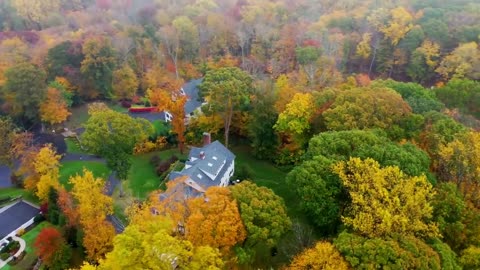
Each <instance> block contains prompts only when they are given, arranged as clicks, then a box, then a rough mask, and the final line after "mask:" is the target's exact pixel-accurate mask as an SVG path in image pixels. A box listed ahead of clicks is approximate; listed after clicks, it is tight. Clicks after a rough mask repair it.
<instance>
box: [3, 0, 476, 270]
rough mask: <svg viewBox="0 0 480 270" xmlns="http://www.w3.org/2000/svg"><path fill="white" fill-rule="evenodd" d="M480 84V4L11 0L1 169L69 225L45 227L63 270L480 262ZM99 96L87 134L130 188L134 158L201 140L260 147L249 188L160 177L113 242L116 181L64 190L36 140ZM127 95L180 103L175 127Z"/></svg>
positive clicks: (246, 172) (56, 265)
mask: <svg viewBox="0 0 480 270" xmlns="http://www.w3.org/2000/svg"><path fill="white" fill-rule="evenodd" d="M198 78H202V83H201V84H200V86H199V89H200V90H199V99H200V100H199V101H201V102H203V103H202V104H203V106H202V108H201V111H196V112H195V113H192V115H191V118H189V120H188V121H185V119H184V115H185V111H184V105H185V102H186V101H187V99H186V98H185V97H184V96H182V93H180V89H181V87H182V85H184V83H186V82H188V81H191V80H192V79H198ZM479 80H480V3H479V2H478V0H449V1H442V0H384V1H378V0H357V1H355V0H176V1H172V0H138V1H137V0H136V1H132V0H96V1H93V0H42V1H38V0H4V1H0V124H1V125H0V136H1V138H4V139H2V140H1V142H0V163H1V164H6V165H8V166H10V167H11V168H15V166H17V165H14V164H17V163H18V161H20V163H21V165H20V166H19V168H17V169H18V170H17V172H16V173H15V177H13V178H14V179H13V178H12V179H13V181H15V184H17V185H18V186H21V187H22V188H24V189H26V190H28V191H29V192H32V194H34V195H35V196H36V197H37V199H38V201H39V203H41V204H42V205H48V208H49V210H48V211H49V212H48V213H55V214H52V216H53V218H52V216H50V214H48V215H47V216H46V218H47V220H49V222H51V223H53V224H60V225H58V227H59V228H60V227H62V229H60V232H59V231H54V232H52V231H50V232H49V234H47V233H45V234H43V235H42V234H40V235H39V237H46V238H48V237H50V238H55V237H56V239H57V238H58V239H59V238H61V239H62V240H61V241H60V240H58V239H57V240H58V241H59V242H58V243H57V244H56V245H54V246H53V245H52V246H51V247H50V249H48V248H47V249H48V250H49V251H48V252H50V253H48V252H47V253H48V254H47V255H48V256H47V255H45V254H46V253H45V252H43V253H42V252H39V255H38V256H40V257H41V258H42V260H43V261H44V264H46V266H47V267H50V268H49V269H63V268H65V267H81V269H86V270H89V269H175V268H176V269H270V268H275V269H378V268H381V269H383V268H385V269H480V133H479V130H480V82H479ZM182 91H183V89H182ZM87 105H88V107H89V112H88V114H89V118H88V120H84V123H82V127H83V128H85V130H86V131H85V133H84V134H83V135H82V137H81V140H82V144H83V146H85V147H86V149H88V151H89V154H95V155H96V156H99V157H103V158H105V159H106V166H107V167H108V168H109V169H111V170H112V171H113V172H115V173H116V175H117V176H118V178H119V179H120V180H121V181H122V182H125V181H127V183H128V181H131V180H129V179H130V178H129V177H131V174H132V173H131V171H130V169H131V167H132V166H134V165H132V156H133V155H137V154H144V153H147V152H153V151H157V150H159V149H160V148H162V147H168V146H170V147H172V148H175V147H178V149H179V153H181V154H184V152H185V151H186V149H187V148H188V147H189V146H192V145H200V144H201V143H202V134H203V133H204V132H208V133H210V134H211V136H212V137H213V139H218V140H220V141H221V142H222V143H223V144H224V145H225V146H227V147H232V149H234V152H235V151H236V149H245V148H246V149H248V150H247V152H248V155H249V157H250V156H251V158H252V160H253V161H252V162H250V163H249V162H244V163H241V162H240V163H241V165H239V166H238V167H236V174H235V177H236V178H238V179H240V180H245V181H242V183H241V184H238V185H234V186H232V187H228V188H220V187H218V188H217V187H215V188H210V189H208V190H207V191H206V193H205V196H206V197H207V198H208V203H205V202H206V201H207V200H206V199H202V198H191V199H188V200H187V199H185V198H183V199H181V198H182V196H183V195H181V194H177V193H178V190H177V189H176V188H175V187H176V185H175V184H178V181H179V180H174V181H170V182H169V183H167V184H166V185H164V186H162V187H161V188H160V190H158V185H157V186H156V187H155V188H151V190H148V191H149V192H150V191H153V192H152V193H151V195H150V196H145V197H143V198H140V197H139V196H137V197H136V198H135V200H132V202H130V204H129V205H128V207H126V211H124V212H125V213H124V214H123V215H125V216H126V218H125V223H127V224H126V225H127V226H126V229H125V231H124V232H123V233H121V234H118V235H116V236H115V233H114V230H113V227H112V225H110V224H109V223H108V222H107V221H106V217H107V216H108V215H110V214H112V213H113V205H114V202H113V200H112V198H111V197H109V196H106V195H104V194H103V193H102V192H103V191H102V188H103V186H104V183H103V182H102V181H101V179H98V178H96V176H94V175H93V174H92V173H91V172H90V171H89V170H87V169H85V171H84V173H83V175H76V176H72V177H71V178H70V180H69V184H68V188H67V185H64V184H61V183H60V182H59V180H58V179H59V177H60V174H59V168H60V167H61V166H62V165H61V164H60V163H61V162H60V160H61V156H59V155H57V153H56V152H55V151H56V150H55V149H54V147H52V145H46V146H43V147H40V146H38V145H34V143H33V139H32V138H33V137H35V135H31V134H30V133H29V132H32V133H35V134H37V133H46V132H47V133H48V132H51V131H52V130H55V129H57V130H58V129H61V128H64V127H65V126H67V125H65V123H67V122H68V121H71V119H72V118H73V117H74V116H75V114H77V113H78V111H77V108H80V107H82V106H83V107H84V106H87ZM122 106H123V107H130V106H145V107H150V106H152V107H155V108H157V109H158V110H167V111H169V112H170V113H172V115H173V121H172V122H171V124H169V125H166V126H165V127H164V128H167V129H169V131H167V132H159V131H156V132H157V133H156V135H155V136H153V135H152V133H155V132H154V131H153V130H156V127H155V126H152V125H151V124H150V123H148V121H142V120H138V119H133V118H131V117H128V116H127V115H126V114H122V113H119V112H118V111H117V110H119V109H118V108H117V107H122ZM112 108H113V109H112ZM116 108H117V109H116ZM102 128H103V129H102ZM112 130H115V131H116V132H117V133H115V134H113V133H114V132H112ZM24 131H29V132H24ZM53 132H54V131H53ZM103 133H104V134H109V136H102V135H101V134H103ZM112 134H113V135H112ZM166 145H168V146H166ZM240 152H241V151H240ZM241 153H243V152H241ZM242 158H243V156H242ZM241 161H242V160H241ZM164 162H165V161H164ZM173 162H174V161H173V160H172V162H171V163H168V164H166V163H160V165H159V167H162V166H163V167H165V169H162V170H161V173H165V172H166V171H167V170H168V169H169V166H171V164H173ZM256 162H259V163H258V164H269V166H270V165H271V166H272V168H274V169H275V170H276V171H278V172H279V175H285V176H284V177H283V176H282V177H279V179H277V180H278V181H277V182H275V181H273V182H268V181H265V179H270V178H268V177H272V175H270V176H267V178H262V177H265V176H264V175H266V174H269V172H270V171H262V170H261V169H258V167H256V166H257V165H256V164H255V163H256ZM174 164H177V163H174ZM17 167H18V166H17ZM52 168H54V169H52ZM253 168H255V169H257V171H255V170H254V169H253ZM272 170H273V169H272ZM273 177H276V175H275V176H273ZM280 178H282V179H280ZM283 178H284V179H283ZM266 182H268V183H267V184H265V183H266ZM130 185H131V183H130ZM127 190H128V188H127ZM122 192H123V191H120V193H122ZM159 193H164V194H170V197H172V198H173V199H172V200H158V198H159V196H158V195H159ZM172 194H173V195H172ZM0 195H1V192H0ZM122 196H123V194H121V196H120V197H122ZM0 198H1V196H0ZM115 200H116V199H115ZM45 207H46V206H45ZM50 208H51V209H50ZM152 209H155V211H154V212H155V213H156V214H155V215H153V214H152ZM159 213H160V214H159ZM60 217H61V218H60ZM52 220H56V221H55V222H54V221H52ZM59 220H62V221H59ZM172 224H174V225H172ZM178 224H182V229H181V230H179V229H178V226H179V225H178ZM172 227H173V228H174V229H173V231H172ZM79 235H80V236H79ZM44 241H47V240H44ZM47 242H48V241H47ZM72 243H74V245H78V246H82V247H83V248H84V254H83V256H85V263H84V264H83V266H82V265H81V264H78V263H77V264H73V263H71V262H70V263H69V261H70V253H69V252H67V251H65V250H68V248H66V246H69V245H70V246H72ZM47 249H45V250H47ZM52 251H55V252H57V253H58V254H62V255H58V256H57V257H55V256H53V255H52V254H53V253H54V252H52ZM64 251H65V252H64ZM45 256H46V257H45ZM52 256H53V257H52ZM54 257H55V258H54ZM82 258H83V257H82Z"/></svg>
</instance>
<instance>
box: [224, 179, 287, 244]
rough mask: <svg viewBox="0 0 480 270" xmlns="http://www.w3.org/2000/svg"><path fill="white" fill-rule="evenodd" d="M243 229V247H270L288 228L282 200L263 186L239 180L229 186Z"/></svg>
mask: <svg viewBox="0 0 480 270" xmlns="http://www.w3.org/2000/svg"><path fill="white" fill-rule="evenodd" d="M231 190H232V195H233V198H234V199H235V200H236V201H237V203H238V208H239V210H240V216H241V218H242V221H243V224H245V228H246V230H247V239H246V242H245V244H244V246H247V247H253V246H255V245H257V244H266V245H267V246H269V247H273V246H274V245H275V244H276V243H277V241H278V240H279V239H280V237H281V236H282V235H283V234H285V233H286V232H287V231H288V230H289V229H290V227H291V225H292V223H291V221H290V218H289V217H288V215H287V210H286V208H285V203H284V202H283V199H282V198H281V197H279V196H278V195H276V194H275V193H273V191H272V190H270V189H268V188H266V187H259V186H257V185H256V184H254V183H252V182H250V181H243V182H242V183H240V184H237V185H235V186H233V187H232V188H231Z"/></svg>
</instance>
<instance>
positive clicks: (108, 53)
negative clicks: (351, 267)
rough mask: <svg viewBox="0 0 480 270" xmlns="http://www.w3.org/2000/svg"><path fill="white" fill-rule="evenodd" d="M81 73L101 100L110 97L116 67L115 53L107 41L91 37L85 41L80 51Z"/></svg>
mask: <svg viewBox="0 0 480 270" xmlns="http://www.w3.org/2000/svg"><path fill="white" fill-rule="evenodd" d="M82 52H83V54H84V55H85V58H84V59H83V60H82V65H81V68H80V70H81V72H82V75H83V76H84V79H85V80H86V81H88V82H89V83H91V86H93V87H94V88H95V90H96V91H98V92H97V93H96V94H97V96H100V97H102V98H107V99H109V98H111V96H112V76H113V71H114V69H115V66H116V59H115V57H116V52H115V50H114V49H113V47H112V44H111V42H110V40H109V39H106V38H99V37H92V38H90V39H88V40H86V41H85V43H84V44H83V49H82Z"/></svg>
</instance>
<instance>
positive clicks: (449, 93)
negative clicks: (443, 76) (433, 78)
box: [435, 79, 480, 118]
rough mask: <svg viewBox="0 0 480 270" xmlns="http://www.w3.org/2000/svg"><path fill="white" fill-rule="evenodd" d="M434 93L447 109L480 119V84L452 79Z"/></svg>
mask: <svg viewBox="0 0 480 270" xmlns="http://www.w3.org/2000/svg"><path fill="white" fill-rule="evenodd" d="M435 93H436V95H437V97H438V99H439V100H441V101H442V102H443V103H445V105H446V106H447V107H448V108H452V109H453V108H457V109H459V110H460V111H462V112H464V113H467V114H471V115H474V116H476V117H478V118H480V109H479V108H480V83H479V82H477V81H474V80H467V79H463V80H460V79H453V80H450V81H449V82H448V83H447V84H446V85H445V86H443V87H440V88H437V89H435Z"/></svg>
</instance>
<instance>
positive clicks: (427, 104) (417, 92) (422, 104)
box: [373, 80, 443, 114]
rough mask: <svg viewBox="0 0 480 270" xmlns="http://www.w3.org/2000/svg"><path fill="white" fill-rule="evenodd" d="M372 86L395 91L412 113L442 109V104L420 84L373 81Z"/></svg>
mask: <svg viewBox="0 0 480 270" xmlns="http://www.w3.org/2000/svg"><path fill="white" fill-rule="evenodd" d="M373 85H374V87H388V88H391V89H393V90H395V91H396V92H397V93H399V94H400V95H401V96H402V98H403V99H404V100H405V101H406V102H407V103H408V105H409V106H410V107H411V108H412V112H414V113H420V114H421V113H425V112H429V111H440V110H441V109H442V108H443V104H442V102H440V101H438V100H437V98H436V97H435V94H434V92H432V91H428V90H427V89H425V88H424V87H423V86H421V85H420V84H416V83H404V82H397V81H394V80H375V81H374V82H373Z"/></svg>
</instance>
